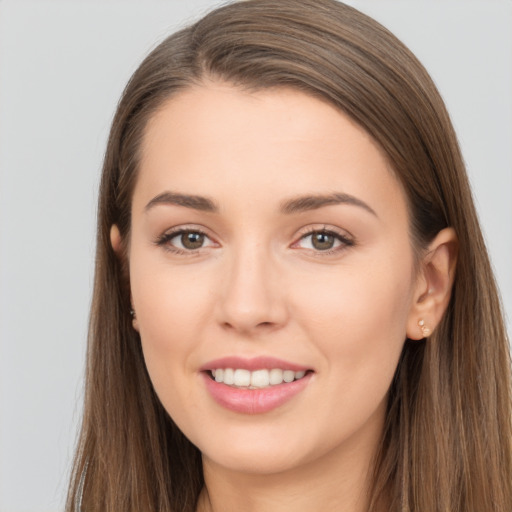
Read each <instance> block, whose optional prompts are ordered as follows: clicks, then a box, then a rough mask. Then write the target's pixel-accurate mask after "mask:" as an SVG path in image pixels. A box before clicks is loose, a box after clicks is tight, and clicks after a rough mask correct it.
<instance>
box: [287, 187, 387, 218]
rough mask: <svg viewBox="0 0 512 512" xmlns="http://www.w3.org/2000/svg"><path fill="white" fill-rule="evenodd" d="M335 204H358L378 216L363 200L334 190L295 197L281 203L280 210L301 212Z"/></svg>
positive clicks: (289, 212)
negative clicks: (322, 193) (321, 193)
mask: <svg viewBox="0 0 512 512" xmlns="http://www.w3.org/2000/svg"><path fill="white" fill-rule="evenodd" d="M336 204H349V205H352V206H358V207H360V208H363V209H364V210H366V211H367V212H369V213H371V214H372V215H375V217H378V215H377V213H376V212H375V210H374V209H373V208H372V207H371V206H369V205H368V204H366V203H365V202H364V201H362V200H361V199H358V198H357V197H354V196H352V195H350V194H345V193H342V192H335V193H333V194H327V195H313V196H300V197H296V198H294V199H290V200H289V201H285V202H284V203H283V204H281V211H282V212H283V213H287V214H291V213H301V212H305V211H309V210H316V209H317V208H322V207H324V206H330V205H336Z"/></svg>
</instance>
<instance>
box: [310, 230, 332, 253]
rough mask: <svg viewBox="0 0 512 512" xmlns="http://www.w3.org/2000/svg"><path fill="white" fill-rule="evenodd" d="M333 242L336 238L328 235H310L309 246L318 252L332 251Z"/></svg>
mask: <svg viewBox="0 0 512 512" xmlns="http://www.w3.org/2000/svg"><path fill="white" fill-rule="evenodd" d="M335 242H336V238H335V237H334V236H333V235H330V234H329V233H313V234H312V235H311V245H312V246H313V247H314V248H315V249H317V250H319V251H326V250H328V249H332V248H333V247H334V243H335Z"/></svg>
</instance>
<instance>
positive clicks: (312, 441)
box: [111, 83, 455, 512]
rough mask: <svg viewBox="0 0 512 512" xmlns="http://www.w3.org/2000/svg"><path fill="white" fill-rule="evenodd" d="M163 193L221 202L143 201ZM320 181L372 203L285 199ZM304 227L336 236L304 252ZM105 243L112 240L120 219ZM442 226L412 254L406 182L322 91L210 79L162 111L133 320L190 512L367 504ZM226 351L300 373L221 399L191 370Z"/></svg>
mask: <svg viewBox="0 0 512 512" xmlns="http://www.w3.org/2000/svg"><path fill="white" fill-rule="evenodd" d="M169 191H170V192H173V193H179V194H188V195H190V194H192V195H198V196H204V197H206V198H209V199H210V200H212V201H213V202H214V203H215V204H216V206H217V207H218V211H215V212H211V211H204V210H201V209H197V208H192V207H190V205H188V206H185V205H178V204H172V202H165V201H155V198H156V197H158V196H159V195H161V194H162V193H164V192H169ZM333 192H336V193H344V194H349V195H350V196H352V197H355V198H357V200H359V201H362V202H364V204H365V205H366V206H367V207H368V208H366V207H364V206H361V205H360V204H350V203H340V204H327V205H323V206H320V207H317V208H313V209H308V210H305V211H295V212H292V213H290V212H283V211H282V205H283V204H284V203H286V202H287V201H290V200H293V199H295V198H297V197H300V196H318V195H329V194H332V193H333ZM152 201H153V202H152ZM148 204H149V205H150V206H148ZM370 210H371V211H370ZM185 228H186V229H187V230H189V231H192V232H193V231H194V230H198V229H199V230H200V231H202V232H204V233H205V234H206V236H205V238H204V243H203V245H202V247H200V248H198V249H192V250H191V249H187V248H184V247H183V246H180V244H181V242H182V238H181V236H180V235H174V238H172V237H171V236H167V238H165V235H166V234H169V233H170V232H173V230H174V229H185ZM311 230H316V231H317V232H318V231H322V230H329V232H333V233H335V234H336V235H335V237H334V238H330V239H328V240H331V241H334V242H333V243H334V246H333V248H332V249H331V250H324V249H323V248H322V249H318V248H316V247H315V246H314V245H313V243H312V237H311V235H310V234H309V233H310V232H311ZM337 236H340V237H341V238H340V239H338V238H336V237H337ZM111 239H112V244H113V247H114V249H115V250H116V251H118V252H119V253H121V250H120V247H121V245H122V241H121V240H120V237H119V232H118V230H117V227H116V226H113V228H112V232H111ZM159 240H160V243H159V242H158V241H159ZM347 240H348V241H347ZM454 240H455V236H454V234H453V232H452V231H451V230H449V229H447V230H444V231H443V232H441V233H440V234H439V235H438V237H437V238H436V239H435V240H434V242H433V243H432V245H431V246H430V247H429V250H428V251H426V252H425V257H424V259H423V260H422V261H421V262H420V265H418V266H415V260H414V252H413V249H412V247H411V241H410V236H409V215H408V210H407V205H406V199H405V195H404V192H403V190H402V187H401V185H400V184H399V182H398V181H397V179H396V178H395V176H394V175H393V172H392V171H391V169H390V167H389V164H388V162H387V160H386V158H385V157H384V155H383V153H382V151H381V150H380V148H379V147H378V146H377V144H376V143H375V142H374V141H373V140H372V138H371V137H370V136H369V135H368V134H367V133H366V132H365V131H364V130H362V129H361V128H360V127H359V126H358V125H356V124H354V123H353V122H352V121H351V120H350V119H349V118H347V117H346V116H345V115H343V114H342V113H340V112H339V111H338V110H336V109H335V108H334V107H332V106H331V105H329V104H327V103H325V102H322V101H321V100H319V99H315V98H312V97H310V96H307V95H305V94H303V93H301V92H297V91H294V90H289V89H279V90H264V91H259V92H247V91H243V90H240V89H237V88H234V87H232V86H230V85H228V84H221V83H207V84H204V85H203V86H200V87H199V86H198V87H195V88H190V89H188V90H186V91H184V92H180V93H179V95H177V96H174V97H173V98H171V99H170V100H169V101H168V102H167V103H165V104H164V105H163V106H162V107H161V109H160V110H159V111H158V112H157V114H156V115H155V116H154V117H153V118H152V119H151V120H150V122H149V124H148V126H147V129H146V132H145V137H144V141H143V145H142V160H141V166H140V174H139V176H138V178H137V183H136V186H135V190H134V195H133V204H132V229H131V234H130V243H129V250H128V258H129V268H130V281H131V293H132V303H133V307H134V309H135V311H136V320H135V321H134V328H136V329H137V330H138V331H139V332H140V336H141V342H142V347H143V351H144V357H145V361H146V364H147V367H148V371H149V374H150V377H151V379H152V382H153V384H154V387H155V390H156V392H157V394H158V396H159V398H160V400H161V401H162V403H163V405H164V407H165V408H166V410H167V411H168V412H169V414H170V415H171V416H172V418H173V419H174V421H175V422H176V423H177V425H178V426H179V427H180V428H181V429H182V431H183V432H184V433H185V435H187V437H188V438H189V439H190V440H191V441H192V442H193V443H194V444H195V445H196V446H198V448H199V449H200V450H201V452H202V454H203V464H204V473H205V482H206V487H205V490H204V492H203V493H202V495H201V498H200V501H199V505H198V510H202V511H221V510H222V511H228V512H229V511H235V510H236V511H264V510H273V511H277V512H278V511H281V510H290V509H291V507H293V510H294V511H295V512H297V511H299V512H300V511H302V510H304V511H306V510H307V511H308V512H309V511H311V510H344V511H347V512H358V511H364V510H365V509H366V507H367V502H366V498H365V492H366V490H367V485H368V469H369V468H370V466H371V461H372V457H373V456H374V455H375V451H376V450H377V447H378V443H379V440H380V436H381V433H382V429H383V422H384V418H385V407H386V397H387V393H388V389H389V386H390V383H391V380H392V378H393V374H394V372H395V369H396V366H397V362H398V359H399V356H400V353H401V350H402V347H403V344H404V340H405V339H406V337H409V338H411V339H418V340H419V339H422V338H423V335H422V332H421V329H420V327H419V326H418V321H419V320H420V319H424V321H425V324H426V325H427V326H428V327H429V328H430V329H434V328H435V325H436V324H437V323H438V321H439V320H440V318H441V316H442V313H443V311H444V309H445V308H446V304H447V302H448V299H449V293H450V287H451V282H452V276H453V268H454V264H455V263H454V261H455V257H454V252H455V251H454V244H455V242H454ZM177 249H178V250H177ZM416 268H419V271H416V270H415V269H416ZM233 355H236V356H240V357H245V358H250V357H256V356H273V357H277V358H280V359H284V360H286V361H290V362H293V363H295V364H299V365H303V366H306V367H307V368H309V369H311V370H312V375H311V376H310V379H309V382H308V384H307V386H306V387H305V389H304V390H303V391H301V392H300V393H299V394H298V395H296V396H294V397H293V398H292V399H291V400H289V401H288V402H286V403H285V404H284V405H282V406H280V407H278V408H276V409H274V410H271V411H269V412H266V413H264V414H255V415H248V414H242V413H237V412H233V411H230V410H227V409H225V408H224V407H222V406H220V405H219V404H217V403H216V402H215V401H214V400H213V399H212V397H211V396H210V394H209V393H208V392H207V391H206V387H205V383H204V378H203V375H202V374H201V372H200V368H201V366H202V365H204V364H205V363H207V362H208V361H211V360H214V359H218V358H221V357H226V356H233Z"/></svg>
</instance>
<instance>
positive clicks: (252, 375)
mask: <svg viewBox="0 0 512 512" xmlns="http://www.w3.org/2000/svg"><path fill="white" fill-rule="evenodd" d="M211 375H212V377H213V378H214V379H215V381H216V382H222V383H224V384H227V385H228V386H234V387H237V388H249V389H261V388H266V387H269V386H276V385H278V384H282V383H283V382H293V381H294V380H298V379H302V377H304V375H306V372H305V371H300V372H294V371H293V370H281V369H280V368H272V370H256V371H254V372H251V371H249V370H244V369H241V368H237V369H233V368H217V369H214V370H211Z"/></svg>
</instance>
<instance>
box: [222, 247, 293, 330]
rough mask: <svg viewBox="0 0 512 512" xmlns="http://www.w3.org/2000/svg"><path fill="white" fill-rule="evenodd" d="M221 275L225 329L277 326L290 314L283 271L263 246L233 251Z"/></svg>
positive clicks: (284, 322) (269, 327) (264, 328)
mask: <svg viewBox="0 0 512 512" xmlns="http://www.w3.org/2000/svg"><path fill="white" fill-rule="evenodd" d="M227 267H228V268H227V269H226V272H225V273H223V275H222V276H221V277H220V280H221V281H222V284H221V287H220V297H219V299H220V300H219V302H218V304H217V315H218V321H219V323H220V324H221V326H222V327H223V328H224V329H228V330H232V331H235V332H238V333H241V334H245V335H257V334H259V333H262V332H269V331H273V330H276V329H278V328H280V327H282V326H283V325H285V324H286V322H287V320H288V316H289V314H288V313H289V312H288V305H287V301H286V290H285V287H284V286H283V284H284V283H283V278H282V277H283V276H282V272H280V271H279V268H278V266H277V264H276V262H275V261H272V258H271V257H270V255H268V254H265V251H264V250H263V249H262V248H261V247H260V248H258V247H252V248H251V247H248V248H247V249H246V250H244V251H243V253H238V254H236V255H235V254H233V255H231V258H230V261H229V264H228V265H227Z"/></svg>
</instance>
